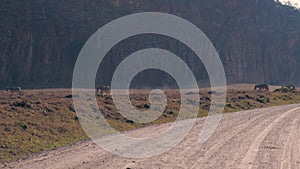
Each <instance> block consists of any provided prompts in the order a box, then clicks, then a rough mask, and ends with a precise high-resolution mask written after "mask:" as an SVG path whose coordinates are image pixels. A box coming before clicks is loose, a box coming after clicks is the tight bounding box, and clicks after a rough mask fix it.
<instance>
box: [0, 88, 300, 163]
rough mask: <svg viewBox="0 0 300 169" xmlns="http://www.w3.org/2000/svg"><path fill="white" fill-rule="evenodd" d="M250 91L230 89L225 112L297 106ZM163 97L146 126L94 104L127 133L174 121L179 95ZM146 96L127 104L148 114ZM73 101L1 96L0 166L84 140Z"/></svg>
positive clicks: (286, 97) (206, 100) (28, 93)
mask: <svg viewBox="0 0 300 169" xmlns="http://www.w3.org/2000/svg"><path fill="white" fill-rule="evenodd" d="M252 88H253V85H249V84H242V85H241V84H239V85H231V86H229V90H228V93H227V94H228V95H227V102H226V107H225V112H237V111H242V110H250V109H256V108H263V107H269V106H276V105H284V104H294V103H300V92H299V91H296V92H294V93H281V92H270V93H259V92H253V89H252ZM273 88H276V87H273ZM271 89H272V87H271ZM166 94H167V98H168V104H167V108H166V109H165V110H164V112H163V114H162V115H161V116H160V117H159V118H158V119H157V120H155V121H153V122H151V123H146V124H139V123H133V122H132V121H128V120H127V119H125V118H124V117H122V115H120V114H119V113H118V112H117V111H116V108H115V106H114V104H113V102H112V99H111V97H110V96H105V97H101V96H98V97H97V100H98V103H99V108H100V109H101V111H102V113H103V115H104V116H105V118H106V120H107V121H108V122H109V123H110V124H111V125H112V126H113V127H114V128H115V129H116V130H119V131H127V130H132V129H137V128H141V127H146V126H150V125H154V124H162V123H167V122H173V121H174V120H176V118H177V115H178V111H179V109H180V99H179V93H178V91H176V90H167V91H166ZM148 95H149V91H147V90H132V91H131V102H132V104H133V105H134V106H135V107H136V108H137V109H139V110H141V111H143V110H147V109H148V108H149V106H150V104H149V100H148ZM190 95H191V96H192V95H193V94H190ZM210 96H211V95H210V94H209V90H208V89H206V90H205V89H201V90H200V97H201V98H200V105H199V107H200V110H199V114H198V115H199V117H203V116H206V115H207V110H208V109H209V106H210ZM72 101H73V100H72V95H71V91H70V89H45V90H24V93H23V94H22V95H18V94H12V95H11V94H10V93H7V92H5V91H0V133H1V134H0V163H2V164H3V163H6V162H9V161H13V160H17V159H21V158H25V157H27V156H29V155H32V154H35V153H40V152H43V151H47V150H52V149H56V148H59V147H63V146H67V145H72V144H74V143H77V142H78V141H82V140H86V139H88V137H87V136H86V134H85V132H84V131H83V130H82V128H81V126H80V123H79V121H78V117H77V116H76V113H75V111H74V107H73V105H72V103H73V102H72Z"/></svg>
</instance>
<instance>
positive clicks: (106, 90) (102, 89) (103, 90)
mask: <svg viewBox="0 0 300 169" xmlns="http://www.w3.org/2000/svg"><path fill="white" fill-rule="evenodd" d="M96 90H97V92H98V91H100V93H101V95H102V96H103V95H106V94H108V95H109V93H110V86H98V87H96Z"/></svg>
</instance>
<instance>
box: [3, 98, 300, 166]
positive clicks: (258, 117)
mask: <svg viewBox="0 0 300 169" xmlns="http://www.w3.org/2000/svg"><path fill="white" fill-rule="evenodd" d="M204 120H205V118H200V119H198V120H197V123H196V125H195V126H194V128H193V129H192V131H191V132H190V133H189V134H188V136H187V137H186V138H185V139H184V141H182V142H181V143H180V144H178V145H177V146H176V147H175V148H173V149H172V150H170V151H168V152H165V153H164V154H161V155H159V156H155V157H151V158H147V159H128V158H121V157H118V156H116V155H113V154H110V153H108V152H106V151H104V150H102V149H101V148H100V147H99V146H97V145H95V144H93V143H92V142H89V141H88V142H83V143H79V144H76V145H73V146H69V147H65V148H62V149H58V150H54V151H51V152H45V153H43V154H40V155H38V156H36V157H31V158H29V159H26V160H20V161H18V162H14V163H10V164H7V166H6V167H5V168H22V169H32V168H44V169H50V168H51V169H60V168H61V169H65V168H84V169H86V168H99V169H100V168H124V169H128V168H153V169H157V168H170V169H171V168H220V169H227V168H241V169H244V168H269V169H277V168H278V169H296V168H299V166H300V152H299V151H300V142H299V141H300V140H299V139H300V126H299V125H300V105H296V104H295V105H288V106H281V107H271V108H264V109H258V110H250V111H243V112H238V113H230V114H225V115H224V116H223V118H222V120H221V123H220V125H219V128H218V129H217V130H216V131H215V133H214V134H213V136H212V137H211V138H210V139H209V140H208V141H207V142H205V143H203V144H200V143H199V142H198V141H197V140H198V139H199V132H200V131H201V127H202V126H203V122H204ZM166 127H168V125H166V124H164V125H156V126H149V127H146V128H143V129H138V130H135V131H131V132H133V134H134V135H140V136H142V135H145V134H146V133H153V132H156V131H158V130H164V129H165V128H166ZM129 133H130V132H129Z"/></svg>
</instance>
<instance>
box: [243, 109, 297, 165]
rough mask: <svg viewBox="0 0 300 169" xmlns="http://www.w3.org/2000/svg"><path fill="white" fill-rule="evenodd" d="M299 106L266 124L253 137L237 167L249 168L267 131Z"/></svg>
mask: <svg viewBox="0 0 300 169" xmlns="http://www.w3.org/2000/svg"><path fill="white" fill-rule="evenodd" d="M299 109H300V107H297V108H293V109H291V110H288V111H286V112H285V113H283V114H282V115H281V116H279V117H278V118H277V119H275V120H274V121H273V122H272V123H271V124H270V125H269V126H267V127H266V128H265V129H264V130H263V131H262V132H261V133H260V134H259V135H258V136H257V137H256V139H255V141H254V143H253V144H252V145H251V146H250V148H249V149H248V151H247V153H246V155H245V157H244V158H243V160H242V162H241V164H240V166H239V168H242V169H251V168H252V166H253V161H254V160H255V158H256V156H257V153H258V151H259V147H260V145H261V144H262V142H263V141H264V139H265V138H266V136H267V135H268V133H269V132H270V131H271V130H272V129H273V127H274V126H275V125H277V124H278V123H279V122H280V121H281V120H283V119H284V118H285V117H287V116H288V115H289V114H290V113H292V112H294V111H296V110H299Z"/></svg>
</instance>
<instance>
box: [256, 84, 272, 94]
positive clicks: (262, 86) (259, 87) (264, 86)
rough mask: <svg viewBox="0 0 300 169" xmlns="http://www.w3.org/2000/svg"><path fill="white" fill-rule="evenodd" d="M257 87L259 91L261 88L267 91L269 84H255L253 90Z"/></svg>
mask: <svg viewBox="0 0 300 169" xmlns="http://www.w3.org/2000/svg"><path fill="white" fill-rule="evenodd" d="M257 89H258V90H259V91H260V92H261V91H262V90H264V91H269V86H268V85H266V84H259V85H255V87H254V91H256V90H257Z"/></svg>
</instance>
